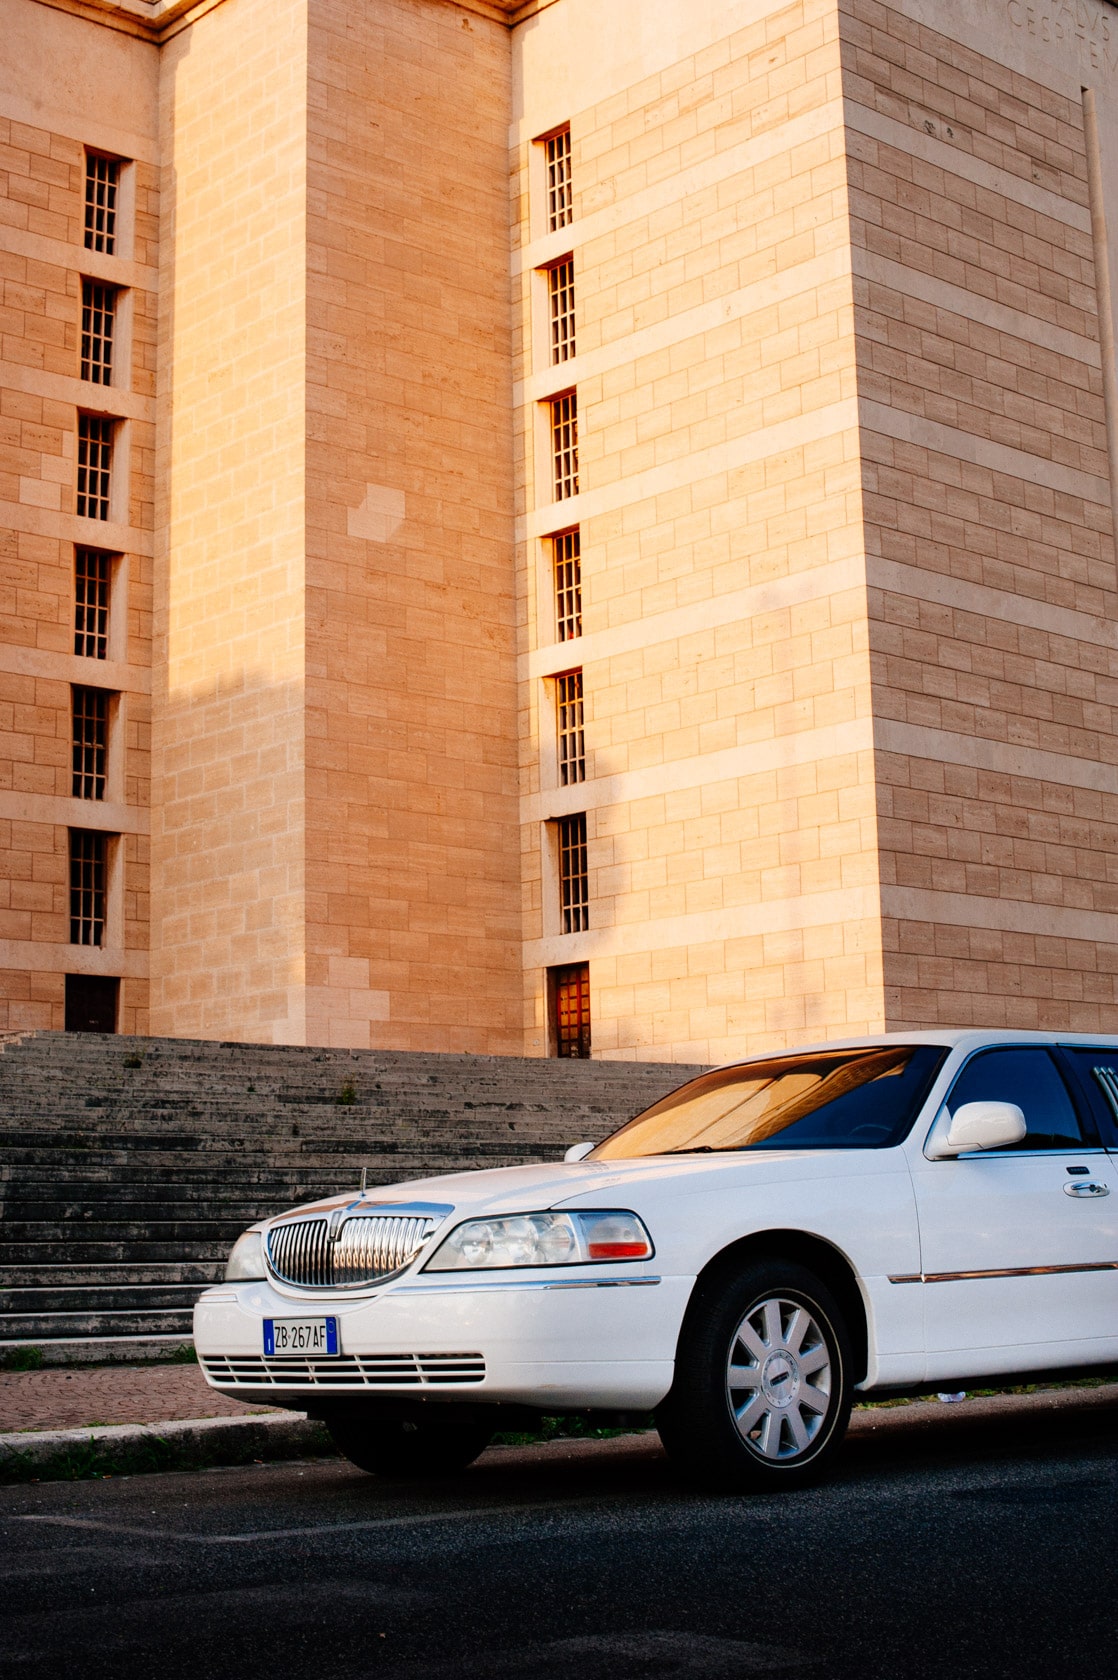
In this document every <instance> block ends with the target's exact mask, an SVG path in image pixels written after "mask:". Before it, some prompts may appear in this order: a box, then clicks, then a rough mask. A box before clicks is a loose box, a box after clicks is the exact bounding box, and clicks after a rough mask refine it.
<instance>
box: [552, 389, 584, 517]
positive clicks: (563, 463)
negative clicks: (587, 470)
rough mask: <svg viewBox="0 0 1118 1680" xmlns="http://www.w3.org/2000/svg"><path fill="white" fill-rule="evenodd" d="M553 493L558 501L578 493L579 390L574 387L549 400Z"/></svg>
mask: <svg viewBox="0 0 1118 1680" xmlns="http://www.w3.org/2000/svg"><path fill="white" fill-rule="evenodd" d="M547 437H548V458H549V461H550V466H551V493H552V498H553V500H555V501H557V502H565V501H568V500H569V499H570V498H571V497H573V496H577V495H578V487H579V480H578V394H577V392H576V391H575V390H574V389H573V388H572V389H571V390H569V391H560V392H558V393H556V395H555V396H553V397H550V398H548V401H547Z"/></svg>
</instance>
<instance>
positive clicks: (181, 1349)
mask: <svg viewBox="0 0 1118 1680" xmlns="http://www.w3.org/2000/svg"><path fill="white" fill-rule="evenodd" d="M166 1363H167V1364H168V1365H197V1363H198V1350H197V1348H196V1347H195V1346H194V1343H193V1342H180V1343H179V1345H178V1347H177V1348H176V1349H175V1351H174V1353H171V1354H168V1355H167V1359H166Z"/></svg>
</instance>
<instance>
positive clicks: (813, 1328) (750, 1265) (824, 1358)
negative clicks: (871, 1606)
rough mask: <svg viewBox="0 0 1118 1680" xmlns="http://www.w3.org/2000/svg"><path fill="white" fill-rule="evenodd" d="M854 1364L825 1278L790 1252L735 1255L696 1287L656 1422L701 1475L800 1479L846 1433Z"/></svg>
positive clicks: (756, 1481) (745, 1483)
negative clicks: (741, 1259) (776, 1256)
mask: <svg viewBox="0 0 1118 1680" xmlns="http://www.w3.org/2000/svg"><path fill="white" fill-rule="evenodd" d="M850 1372H851V1346H850V1337H849V1334H848V1332H847V1329H846V1326H845V1324H844V1322H843V1318H842V1313H841V1311H840V1309H839V1307H838V1304H837V1302H836V1301H835V1299H834V1297H833V1296H832V1294H831V1292H830V1290H829V1289H828V1288H827V1287H826V1285H825V1284H823V1283H821V1282H820V1280H819V1279H818V1278H817V1277H815V1276H814V1275H813V1274H812V1273H811V1272H809V1271H808V1270H807V1269H806V1268H805V1267H802V1266H799V1265H796V1264H794V1263H793V1262H790V1261H766V1260H761V1261H749V1262H747V1263H744V1264H741V1263H739V1264H738V1265H737V1266H735V1267H733V1268H728V1269H725V1270H722V1271H721V1272H715V1273H713V1274H711V1276H709V1277H708V1278H705V1279H703V1280H702V1282H701V1283H700V1284H699V1286H698V1288H697V1290H696V1294H695V1297H694V1299H693V1301H692V1304H691V1307H690V1309H689V1311H688V1315H687V1318H686V1320H685V1322H684V1327H683V1331H682V1334H681V1336H680V1342H679V1351H678V1355H677V1360H676V1376H675V1382H674V1383H673V1385H672V1390H671V1393H670V1394H669V1395H668V1397H667V1399H666V1400H665V1401H664V1403H663V1405H662V1406H661V1407H660V1408H659V1410H658V1411H657V1413H656V1424H657V1428H658V1429H659V1431H660V1436H661V1439H662V1440H663V1442H664V1446H665V1448H666V1449H667V1451H668V1454H669V1456H670V1457H671V1458H672V1459H673V1460H674V1461H675V1462H676V1463H677V1464H678V1465H679V1466H680V1468H681V1469H682V1470H683V1471H684V1472H685V1473H686V1474H687V1475H689V1476H690V1477H691V1478H692V1479H694V1480H696V1481H699V1482H701V1483H702V1484H703V1485H704V1486H706V1487H710V1488H714V1489H720V1490H727V1491H729V1490H736V1491H756V1492H762V1491H775V1490H777V1489H787V1488H794V1487H800V1486H803V1485H805V1484H806V1483H807V1482H809V1481H813V1480H815V1479H816V1478H817V1477H818V1476H820V1475H822V1474H823V1473H824V1471H825V1470H826V1468H827V1465H828V1462H829V1460H830V1459H831V1458H832V1456H833V1455H834V1453H835V1452H836V1451H837V1449H838V1447H839V1445H840V1444H841V1441H842V1437H843V1434H844V1432H845V1430H846V1425H847V1421H848V1419H849V1416H850V1400H851V1393H850Z"/></svg>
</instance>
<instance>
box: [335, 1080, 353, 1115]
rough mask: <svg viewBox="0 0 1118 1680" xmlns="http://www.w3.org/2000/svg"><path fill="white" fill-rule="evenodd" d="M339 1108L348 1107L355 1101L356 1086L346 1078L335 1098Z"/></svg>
mask: <svg viewBox="0 0 1118 1680" xmlns="http://www.w3.org/2000/svg"><path fill="white" fill-rule="evenodd" d="M335 1100H336V1101H337V1103H338V1105H339V1106H340V1107H341V1108H350V1107H351V1106H352V1105H353V1104H354V1103H355V1102H356V1101H357V1087H356V1085H355V1084H354V1083H353V1080H352V1079H347V1080H346V1082H345V1084H344V1085H343V1086H342V1088H341V1090H340V1091H339V1092H338V1095H337V1097H336V1099H335Z"/></svg>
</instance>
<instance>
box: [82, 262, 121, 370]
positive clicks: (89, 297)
mask: <svg viewBox="0 0 1118 1680" xmlns="http://www.w3.org/2000/svg"><path fill="white" fill-rule="evenodd" d="M115 323H116V287H115V286H102V285H101V283H100V281H99V280H83V281H82V378H83V379H88V380H90V381H91V382H92V383H93V384H94V385H111V384H112V382H113V327H114V325H115Z"/></svg>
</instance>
